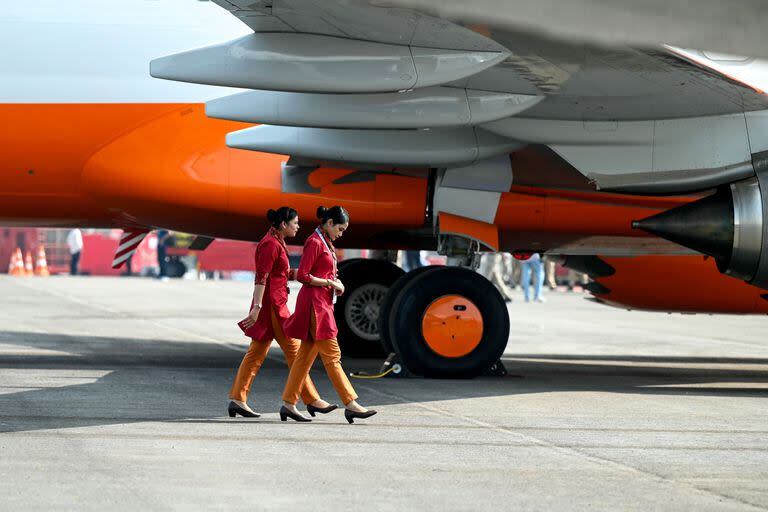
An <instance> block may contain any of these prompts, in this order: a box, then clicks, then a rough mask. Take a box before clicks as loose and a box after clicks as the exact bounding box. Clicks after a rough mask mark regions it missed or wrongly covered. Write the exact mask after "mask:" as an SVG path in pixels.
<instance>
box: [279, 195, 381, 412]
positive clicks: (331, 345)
mask: <svg viewBox="0 0 768 512" xmlns="http://www.w3.org/2000/svg"><path fill="white" fill-rule="evenodd" d="M317 216H318V217H319V218H320V226H319V227H318V228H317V229H315V232H314V233H312V234H311V235H310V236H309V237H308V238H307V241H306V242H305V243H304V252H303V253H302V255H301V263H300V264H299V270H298V273H297V279H298V280H299V281H300V282H301V283H302V287H301V290H300V291H299V296H298V298H297V299H296V311H295V312H294V313H293V316H291V318H290V319H289V320H288V322H287V323H286V324H285V331H286V333H287V334H288V335H289V336H291V337H294V338H299V339H301V347H300V348H299V353H298V354H297V356H296V360H295V361H294V362H293V366H291V371H290V374H289V375H288V381H287V382H286V384H285V390H284V391H283V401H284V402H285V404H284V405H283V406H282V407H281V408H280V419H281V420H282V421H286V419H287V418H291V419H293V420H295V421H311V420H310V419H309V418H307V417H305V416H304V415H302V414H301V413H299V411H298V410H297V409H296V402H298V400H299V394H300V392H301V387H302V383H303V382H305V381H306V379H307V376H308V375H309V370H310V368H311V367H312V363H313V362H314V361H315V358H316V357H317V354H318V353H319V354H320V358H321V359H322V361H323V366H325V371H326V373H327V374H328V378H329V379H330V380H331V383H332V384H333V387H334V389H335V390H336V393H338V395H339V398H341V401H342V402H343V403H344V405H345V407H346V409H345V411H344V416H345V417H346V418H347V421H348V422H350V423H352V422H353V420H354V419H355V418H368V417H370V416H373V415H374V414H376V411H374V410H368V409H366V408H365V407H363V406H361V405H360V404H358V403H357V394H356V393H355V390H354V389H352V384H350V382H349V379H348V378H347V374H346V373H345V372H344V369H343V368H342V367H341V351H340V350H339V343H338V341H337V340H336V336H337V334H338V329H337V328H336V320H335V319H334V317H333V304H334V303H335V302H336V296H337V295H341V294H342V293H344V285H343V284H342V283H341V281H339V280H338V278H337V277H336V249H335V248H334V247H333V242H334V241H335V240H338V239H339V238H340V237H341V235H342V234H343V233H344V231H346V229H347V227H349V213H347V211H346V210H345V209H344V208H342V207H341V206H334V207H332V208H325V207H323V206H321V207H320V208H318V209H317Z"/></svg>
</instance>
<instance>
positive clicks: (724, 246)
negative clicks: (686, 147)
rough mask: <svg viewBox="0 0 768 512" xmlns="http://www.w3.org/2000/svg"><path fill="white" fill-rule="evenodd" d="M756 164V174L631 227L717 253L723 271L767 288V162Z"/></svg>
mask: <svg viewBox="0 0 768 512" xmlns="http://www.w3.org/2000/svg"><path fill="white" fill-rule="evenodd" d="M753 165H754V167H755V176H754V177H752V178H749V179H746V180H742V181H738V182H735V183H731V184H730V185H727V186H725V187H721V188H720V189H718V190H717V192H716V193H714V194H712V195H710V196H707V197H705V198H703V199H700V200H698V201H694V202H692V203H689V204H686V205H683V206H680V207H678V208H673V209H671V210H668V211H666V212H662V213H660V214H658V215H654V216H652V217H648V218H647V219H643V220H641V221H635V222H633V223H632V227H634V228H638V229H642V230H645V231H648V232H650V233H653V234H655V235H658V236H660V237H662V238H666V239H668V240H671V241H673V242H676V243H679V244H680V245H683V246H685V247H689V248H691V249H695V250H697V251H699V252H702V253H704V254H708V255H710V256H713V257H714V258H715V259H716V261H717V267H718V269H719V270H720V271H721V272H724V273H726V274H728V275H730V276H733V277H736V278H739V279H743V280H744V281H746V282H748V283H750V284H752V285H755V286H759V287H760V288H764V289H768V162H766V160H765V159H754V160H753Z"/></svg>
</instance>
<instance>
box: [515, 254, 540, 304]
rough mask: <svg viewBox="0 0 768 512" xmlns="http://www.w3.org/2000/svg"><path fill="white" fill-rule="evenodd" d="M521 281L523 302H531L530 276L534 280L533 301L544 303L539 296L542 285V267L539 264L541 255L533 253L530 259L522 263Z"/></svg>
mask: <svg viewBox="0 0 768 512" xmlns="http://www.w3.org/2000/svg"><path fill="white" fill-rule="evenodd" d="M521 266H522V269H523V271H522V277H521V279H522V281H523V297H524V298H525V302H530V301H531V298H530V297H531V295H530V288H531V274H533V278H534V292H533V300H535V301H536V302H546V301H545V299H544V297H542V296H541V289H542V286H543V284H544V265H542V262H541V255H540V254H539V253H537V252H535V253H533V254H532V255H531V257H530V258H528V259H527V260H524V261H523V262H522V265H521Z"/></svg>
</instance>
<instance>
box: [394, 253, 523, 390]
mask: <svg viewBox="0 0 768 512" xmlns="http://www.w3.org/2000/svg"><path fill="white" fill-rule="evenodd" d="M452 294H459V295H462V296H464V297H466V298H467V299H469V300H471V301H472V302H474V303H475V305H476V306H477V307H478V309H479V310H480V313H481V314H482V315H483V325H484V328H483V337H482V339H481V340H480V344H479V345H478V346H477V348H476V349H475V350H473V351H472V352H471V353H469V354H467V355H466V356H463V357H459V358H447V357H443V356H440V355H439V354H436V353H435V352H433V351H432V350H431V349H430V348H429V346H428V345H427V343H426V342H425V341H424V338H423V337H422V334H421V320H422V315H423V312H424V310H425V309H426V308H427V306H429V304H431V303H432V301H434V300H435V299H437V298H439V297H441V296H443V295H452ZM389 317H390V318H389V321H390V325H389V332H390V334H391V335H392V342H393V345H394V348H395V352H396V353H397V354H398V356H400V359H401V361H402V362H403V364H404V365H405V367H406V368H408V370H409V371H410V372H412V373H415V374H417V375H423V376H424V377H432V378H450V379H455V378H461V379H466V378H473V377H477V376H478V375H481V374H482V373H483V372H485V371H486V370H487V369H488V368H490V367H491V365H493V364H494V363H495V362H496V361H498V360H499V358H501V356H502V354H503V353H504V349H505V348H506V346H507V342H508V339H509V312H508V310H507V305H506V303H505V302H504V299H503V298H502V296H501V294H500V293H499V291H498V290H497V289H496V287H495V286H494V285H493V284H491V282H490V281H488V280H487V279H486V278H485V277H483V276H481V275H480V274H478V273H477V272H473V271H472V270H468V269H464V268H457V267H450V268H441V269H439V270H437V271H433V272H426V273H423V274H421V275H418V276H415V277H414V278H413V279H412V280H410V281H409V282H408V283H407V284H406V285H405V286H404V287H403V289H402V290H401V291H400V293H399V294H398V296H397V298H396V299H395V303H394V305H393V306H392V310H391V313H390V315H389Z"/></svg>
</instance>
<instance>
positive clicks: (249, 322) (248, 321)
mask: <svg viewBox="0 0 768 512" xmlns="http://www.w3.org/2000/svg"><path fill="white" fill-rule="evenodd" d="M260 311H261V306H259V305H255V306H253V307H252V308H251V312H250V313H248V316H247V317H245V318H244V319H243V320H242V322H241V323H242V324H243V325H244V326H245V328H246V329H250V328H251V327H253V326H254V325H255V324H256V320H258V319H259V312H260Z"/></svg>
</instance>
